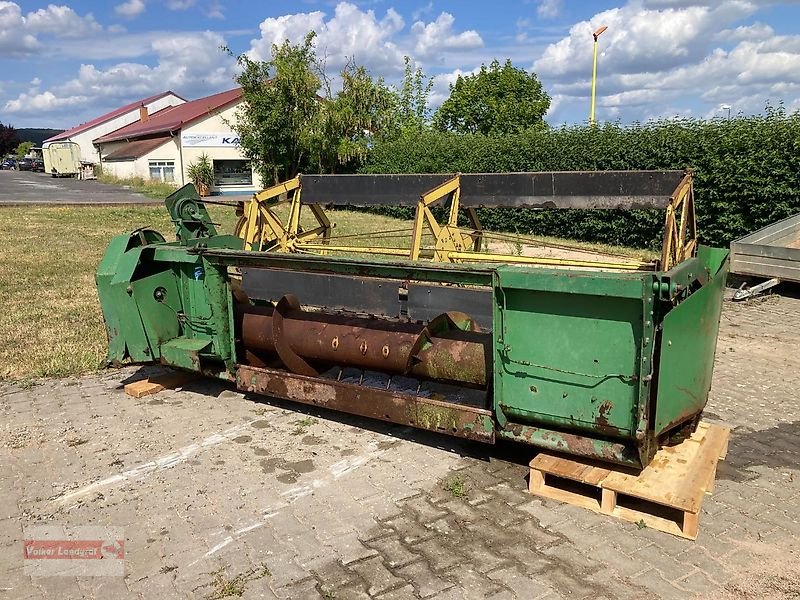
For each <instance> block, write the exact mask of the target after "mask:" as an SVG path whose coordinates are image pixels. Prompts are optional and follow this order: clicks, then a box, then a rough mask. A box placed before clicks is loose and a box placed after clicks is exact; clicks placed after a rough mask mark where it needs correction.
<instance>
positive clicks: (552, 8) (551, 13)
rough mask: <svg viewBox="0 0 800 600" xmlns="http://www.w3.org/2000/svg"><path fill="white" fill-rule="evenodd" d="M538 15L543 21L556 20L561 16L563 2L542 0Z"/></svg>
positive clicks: (559, 0) (538, 7) (537, 11)
mask: <svg viewBox="0 0 800 600" xmlns="http://www.w3.org/2000/svg"><path fill="white" fill-rule="evenodd" d="M536 14H537V15H539V16H540V17H541V18H542V19H555V18H556V17H557V16H558V15H560V14H561V0H540V2H539V5H538V6H537V7H536Z"/></svg>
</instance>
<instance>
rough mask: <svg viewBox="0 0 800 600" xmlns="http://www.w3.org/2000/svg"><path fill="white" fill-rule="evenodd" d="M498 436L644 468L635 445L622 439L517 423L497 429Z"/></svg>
mask: <svg viewBox="0 0 800 600" xmlns="http://www.w3.org/2000/svg"><path fill="white" fill-rule="evenodd" d="M498 435H500V436H501V437H504V438H507V439H511V440H514V441H517V442H523V443H526V444H532V445H534V446H540V447H542V448H547V449H549V450H556V451H558V452H564V453H567V454H574V455H577V456H585V457H587V458H596V459H599V460H602V461H605V462H613V463H617V464H621V465H628V466H632V467H637V468H641V467H642V463H641V460H640V457H639V453H638V452H637V450H636V447H635V446H634V445H633V444H626V443H623V442H621V441H613V440H604V439H599V438H591V437H586V436H583V435H577V434H574V433H566V432H562V431H554V430H552V429H545V428H541V427H533V426H530V425H520V424H518V423H507V424H506V426H505V428H504V429H501V430H500V431H499V432H498Z"/></svg>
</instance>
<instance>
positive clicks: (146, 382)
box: [125, 371, 197, 398]
mask: <svg viewBox="0 0 800 600" xmlns="http://www.w3.org/2000/svg"><path fill="white" fill-rule="evenodd" d="M196 377H197V375H196V374H195V373H188V372H186V371H171V372H169V373H163V374H162V375H155V376H153V377H148V378H147V379H141V380H139V381H134V382H132V383H127V384H125V393H126V394H128V396H133V397H134V398H143V397H144V396H150V395H152V394H157V393H158V392H160V391H161V390H168V389H169V390H171V389H174V388H176V387H181V386H182V385H185V384H186V383H188V382H189V381H191V380H193V379H196Z"/></svg>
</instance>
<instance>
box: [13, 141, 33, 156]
mask: <svg viewBox="0 0 800 600" xmlns="http://www.w3.org/2000/svg"><path fill="white" fill-rule="evenodd" d="M31 148H33V142H20V143H19V144H18V145H17V147H16V148H15V149H14V154H16V155H17V156H18V157H19V158H22V157H23V156H26V155H27V154H28V152H30V151H31Z"/></svg>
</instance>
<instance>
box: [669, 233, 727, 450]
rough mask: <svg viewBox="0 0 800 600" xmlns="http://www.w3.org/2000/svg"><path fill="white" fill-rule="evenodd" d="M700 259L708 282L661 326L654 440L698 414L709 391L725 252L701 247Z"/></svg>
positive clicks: (725, 258) (721, 292) (681, 304)
mask: <svg viewBox="0 0 800 600" xmlns="http://www.w3.org/2000/svg"><path fill="white" fill-rule="evenodd" d="M698 258H700V260H701V261H702V262H703V263H704V264H705V266H706V268H707V269H709V271H710V272H711V279H710V280H709V281H708V283H706V285H704V286H703V287H702V288H701V289H699V290H697V291H695V292H694V293H693V294H692V295H691V296H689V297H688V298H687V299H686V300H684V301H683V302H681V303H680V304H678V305H677V306H676V307H674V308H673V309H672V310H671V311H670V312H669V313H668V314H667V316H666V317H665V318H664V322H663V330H662V334H661V352H660V354H661V356H660V360H659V373H658V397H657V400H656V415H655V432H656V434H660V433H662V432H664V431H666V430H668V429H670V428H671V427H674V426H675V425H677V424H679V423H682V422H683V421H686V420H687V419H689V418H691V417H693V416H694V415H696V414H698V413H699V412H700V411H702V410H703V407H705V405H706V402H707V400H708V392H709V390H710V389H711V376H712V372H713V368H714V352H715V350H716V346H717V334H718V332H719V319H720V315H721V313H722V299H723V295H724V291H725V280H726V278H727V275H728V265H729V259H728V251H727V250H724V249H719V248H707V247H705V246H701V247H700V249H699V251H698Z"/></svg>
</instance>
